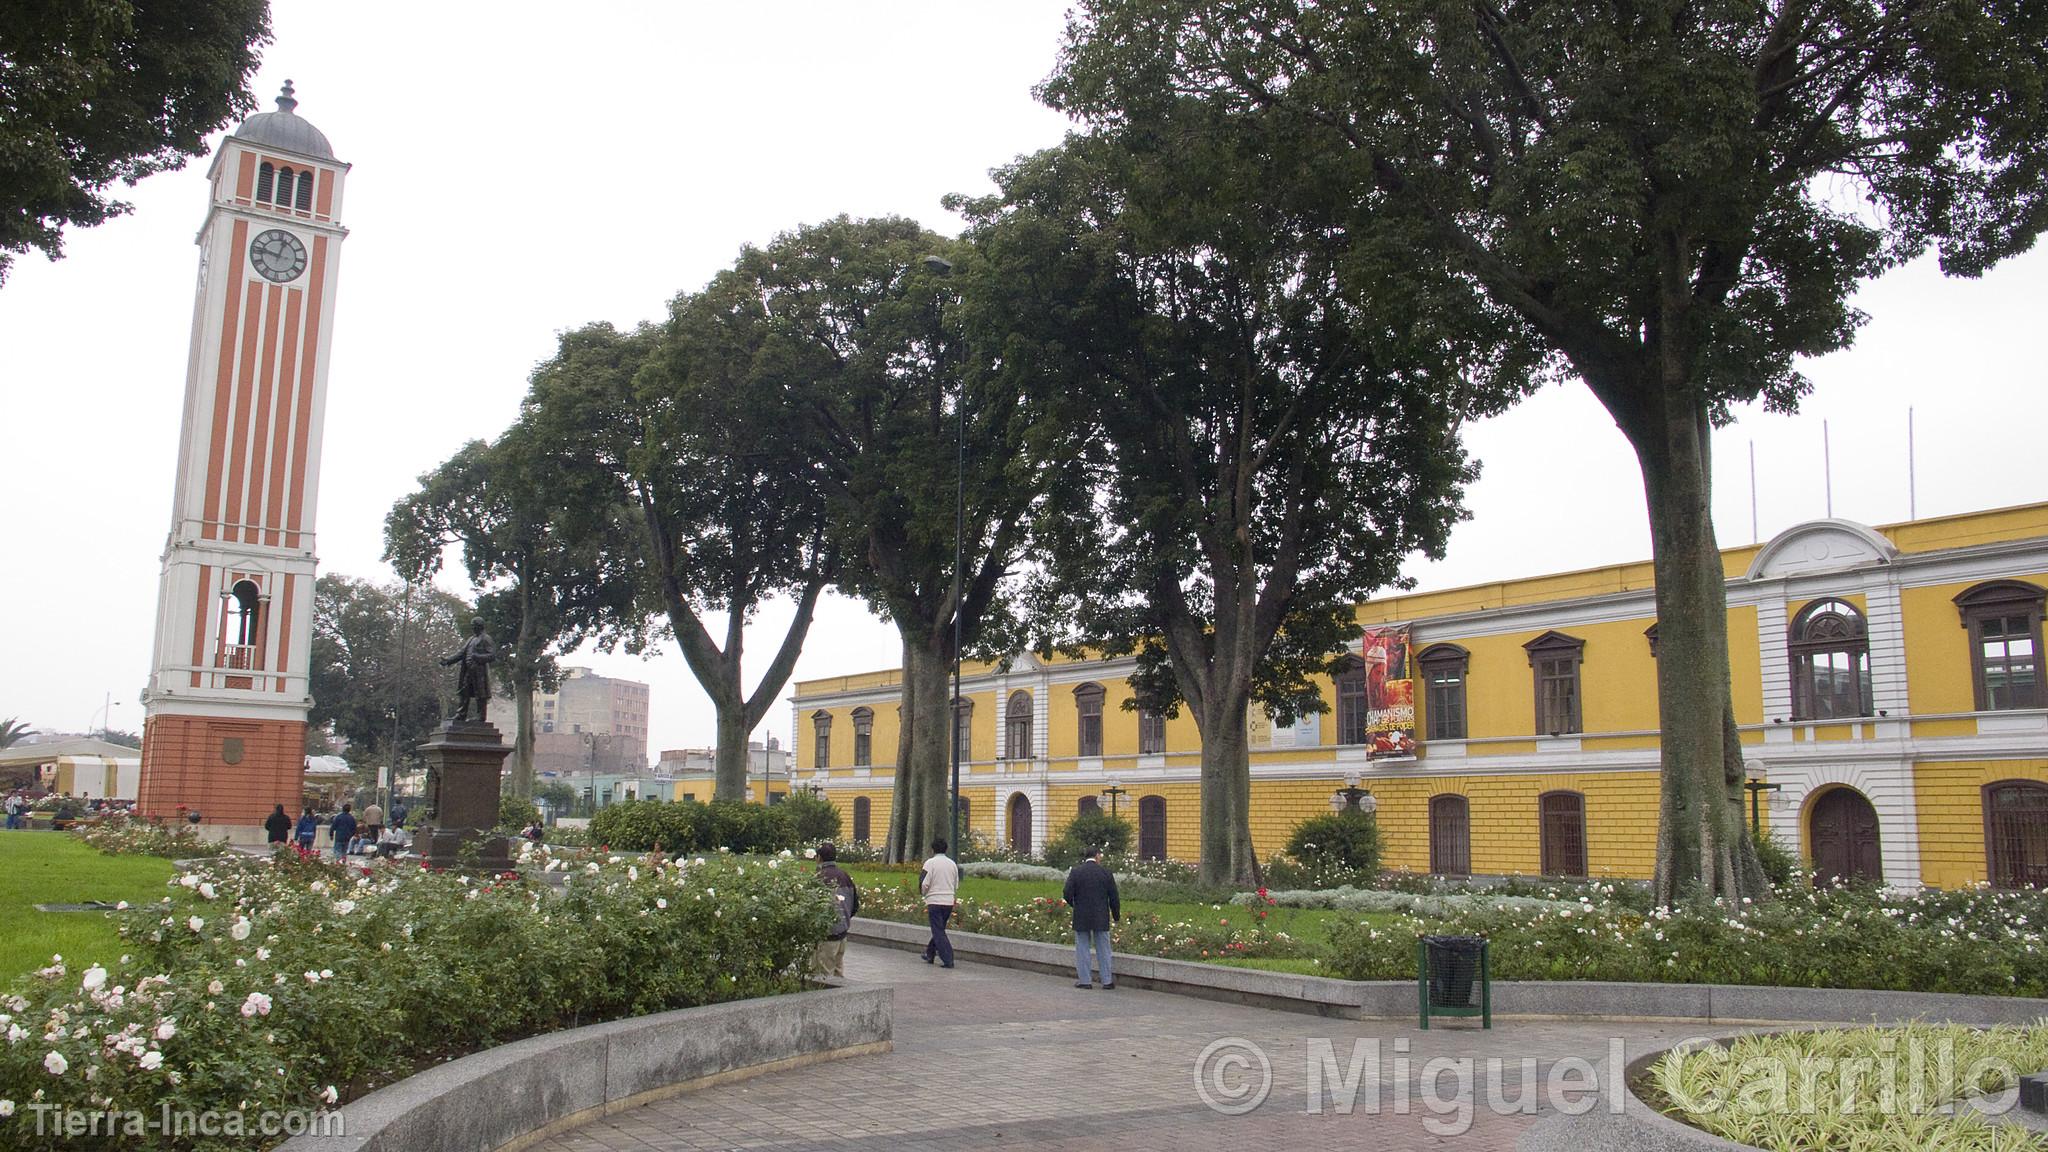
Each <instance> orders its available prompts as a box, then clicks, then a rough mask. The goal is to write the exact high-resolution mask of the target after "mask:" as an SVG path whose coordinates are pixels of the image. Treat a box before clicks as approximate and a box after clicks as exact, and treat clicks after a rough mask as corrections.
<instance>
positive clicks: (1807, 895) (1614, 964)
mask: <svg viewBox="0 0 2048 1152" xmlns="http://www.w3.org/2000/svg"><path fill="white" fill-rule="evenodd" d="M2044 922H2048V894H2043V893H2041V892H2035V891H2027V892H1994V891H1991V890H1989V889H1964V890H1958V891H1927V892H1897V891H1887V890H1882V889H1870V888H1819V889H1815V888H1806V887H1788V888H1784V889H1780V890H1779V891H1778V893H1777V896H1776V898H1775V899H1773V900H1771V901H1769V902H1766V903H1763V904H1750V903H1748V902H1744V903H1741V904H1733V905H1731V904H1728V903H1725V902H1720V901H1716V902H1714V903H1711V904H1704V905H1689V906H1683V907H1679V908H1669V909H1650V910H1647V911H1637V910H1634V909H1631V908H1629V907H1626V906H1624V905H1622V904H1619V903H1610V902H1600V901H1597V900H1595V898H1594V897H1593V896H1592V895H1591V894H1582V895H1581V896H1580V898H1579V901H1578V903H1577V904H1576V906H1566V907H1540V906H1532V905H1529V904H1526V903H1522V902H1509V901H1506V900H1491V901H1475V902H1474V903H1473V904H1472V906H1470V907H1467V908H1463V909H1459V910H1439V911H1431V912H1426V913H1422V914H1408V915H1403V916H1401V917H1399V918H1397V919H1395V920H1393V921H1391V922H1390V921H1387V920H1385V919H1380V920H1378V921H1361V922H1359V923H1355V924H1339V925H1334V926H1333V927H1332V928H1331V930H1330V956H1329V958H1328V959H1327V960H1326V961H1325V964H1326V966H1327V967H1328V968H1329V969H1330V970H1331V974H1332V975H1335V976H1342V977H1346V978H1349V979H1353V980H1410V979H1414V977H1415V937H1416V935H1417V934H1419V933H1450V934H1459V935H1463V934H1471V935H1479V936H1485V937H1488V938H1489V939H1490V940H1491V941H1492V961H1493V975H1494V977H1495V978H1496V979H1500V980H1628V981H1667V982H1671V983H1680V984H1764V985H1780V986H1785V987H1796V988H1890V989H1904V990H1912V991H1919V992H1961V993H1975V994H1981V995H2000V996H2048V939H2044V938H2043V936H2042V933H2041V931H2040V927H2039V926H2040V925H2042V924H2043V923H2044Z"/></svg>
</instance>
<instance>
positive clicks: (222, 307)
mask: <svg viewBox="0 0 2048 1152" xmlns="http://www.w3.org/2000/svg"><path fill="white" fill-rule="evenodd" d="M297 106H298V101H297V100H295V99H293V98H292V86H291V82H290V81H286V82H285V85H284V92H283V94H282V95H280V96H279V97H278V98H277V111H275V112H262V113H258V114H256V115H254V116H251V117H250V118H249V119H248V120H246V121H244V122H243V123H242V125H241V126H240V127H239V128H236V129H235V131H234V132H233V133H232V134H230V135H229V136H228V137H227V138H226V139H225V140H223V141H222V142H221V147H220V150H219V151H218V152H216V153H215V154H214V158H213V166H212V168H211V169H210V170H209V172H208V180H209V182H210V183H211V185H212V197H211V200H210V202H209V204H208V206H207V212H206V222H205V224H204V225H203V226H201V228H200V229H199V284H198V290H197V299H196V300H195V302H194V305H193V310H192V352H191V355H190V357H189V360H188V363H187V366H186V375H185V413H184V421H183V426H182V428H181V431H180V434H179V441H178V475H177V489H176V496H175V503H174V504H173V505H172V509H171V531H170V538H169V540H168V541H167V542H166V545H165V548H164V556H163V578H162V583H161V587H160V591H159V593H158V599H157V616H156V641H155V655H154V657H153V659H152V663H151V670H150V677H149V686H148V688H147V689H146V690H145V692H144V695H143V705H144V708H145V709H146V716H147V718H146V720H145V722H144V726H143V733H142V782H141V793H140V799H139V803H140V807H141V808H142V810H143V811H144V812H145V813H147V814H149V815H153V816H162V817H173V818H174V817H176V816H178V815H180V810H181V809H182V810H184V811H186V812H195V811H196V812H199V813H201V814H202V815H203V819H204V823H205V824H207V825H210V826H215V827H216V828H217V830H218V831H219V832H220V833H221V834H225V835H229V836H232V837H233V838H236V839H242V838H245V837H250V836H252V835H253V834H254V833H255V830H256V829H257V828H258V826H260V825H261V824H262V822H263V818H264V817H265V816H267V815H268V814H269V813H270V810H271V805H273V804H283V805H284V806H285V809H286V811H288V812H291V813H292V814H293V815H294V816H296V814H297V812H298V805H299V799H300V795H301V791H302V787H303V782H304V773H305V757H304V748H305V737H306V712H307V709H308V708H309V707H310V706H311V704H312V696H311V691H310V687H309V684H308V680H307V663H308V661H307V657H308V654H309V649H310V648H311V646H312V630H313V573H314V568H315V566H316V564H317V560H316V559H315V556H314V535H313V513H314V509H315V507H316V503H317V501H316V497H317V495H318V492H319V482H320V430H321V422H322V419H323V417H324V415H325V411H326V406H327V359H328V350H329V348H330V347H331V346H332V343H333V332H334V289H335V277H336V274H337V273H338V272H339V270H340V263H341V242H342V240H343V238H345V237H346V236H347V235H348V230H347V229H345V228H343V227H342V226H341V224H340V223H339V220H340V216H341V192H342V185H343V184H344V182H345V181H346V180H347V177H348V169H349V166H348V165H346V164H344V163H342V162H341V161H339V160H336V159H335V158H334V151H333V149H331V148H329V147H328V144H327V137H325V136H323V135H321V133H320V130H319V129H317V128H315V127H313V125H311V124H310V123H308V122H306V121H305V120H304V119H302V118H301V117H300V116H299V115H298V113H297V112H296V111H295V109H296V108H297Z"/></svg>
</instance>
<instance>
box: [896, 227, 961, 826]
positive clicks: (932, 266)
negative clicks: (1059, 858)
mask: <svg viewBox="0 0 2048 1152" xmlns="http://www.w3.org/2000/svg"><path fill="white" fill-rule="evenodd" d="M924 266H925V270H926V271H927V272H930V273H931V274H932V275H934V276H951V275H952V274H953V262H952V261H951V260H948V259H946V258H945V257H943V256H927V257H925V258H924ZM953 410H954V417H955V419H956V425H955V431H954V471H953V698H952V699H951V700H950V701H948V702H947V712H948V714H949V715H950V717H951V720H952V722H951V724H949V725H948V726H947V728H946V742H947V743H948V744H949V745H951V748H950V750H949V751H948V753H947V755H948V757H949V758H950V759H951V761H952V764H953V774H952V775H953V782H952V787H951V788H950V789H949V790H948V792H949V798H950V800H951V804H950V806H949V810H948V811H947V813H946V819H947V825H946V826H947V828H948V829H949V830H950V834H949V835H948V836H947V837H946V843H947V844H948V845H950V846H951V847H952V849H953V857H954V859H959V857H960V608H961V596H962V594H963V593H964V592H965V590H966V587H967V578H966V574H965V573H964V572H963V571H962V570H961V569H962V567H963V565H964V563H965V560H964V556H965V554H966V548H965V541H966V537H967V389H966V388H965V387H962V388H961V389H960V396H959V399H958V400H957V401H956V402H955V403H954V405H953ZM906 847H908V846H906ZM909 850H910V851H915V849H914V848H911V849H909Z"/></svg>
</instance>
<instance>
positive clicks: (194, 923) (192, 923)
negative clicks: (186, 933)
mask: <svg viewBox="0 0 2048 1152" xmlns="http://www.w3.org/2000/svg"><path fill="white" fill-rule="evenodd" d="M185 927H187V928H190V929H191V930H193V931H194V932H197V931H199V930H200V929H201V928H204V927H206V921H204V920H201V919H200V918H199V917H197V916H194V917H192V918H191V919H190V920H187V921H185Z"/></svg>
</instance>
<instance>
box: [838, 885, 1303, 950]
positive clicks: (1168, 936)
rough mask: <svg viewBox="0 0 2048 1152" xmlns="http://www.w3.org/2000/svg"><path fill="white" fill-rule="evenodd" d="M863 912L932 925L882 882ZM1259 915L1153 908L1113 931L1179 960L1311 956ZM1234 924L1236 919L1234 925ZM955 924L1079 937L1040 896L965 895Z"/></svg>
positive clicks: (1060, 907)
mask: <svg viewBox="0 0 2048 1152" xmlns="http://www.w3.org/2000/svg"><path fill="white" fill-rule="evenodd" d="M860 914H861V915H863V916H871V917H874V918H875V919H878V920H895V921H899V922H902V923H906V924H922V923H924V922H925V906H924V902H923V900H921V899H920V898H919V897H918V895H917V893H916V892H914V891H911V890H909V889H908V888H894V887H884V886H875V887H867V888H862V889H861V890H860ZM1261 919H1263V915H1262V914H1261V913H1260V912H1245V913H1238V912H1237V911H1236V909H1235V908H1233V907H1232V906H1229V905H1224V906H1223V907H1222V908H1221V909H1219V910H1218V912H1217V915H1216V916H1215V917H1214V918H1209V917H1196V916H1183V917H1174V918H1171V919H1169V918H1166V917H1162V916H1159V915H1158V914H1156V913H1151V912H1126V913H1125V915H1124V918H1123V921H1122V922H1121V923H1119V924H1115V925H1113V926H1111V928H1110V938H1111V943H1112V946H1113V947H1114V948H1115V949H1116V950H1117V951H1119V952H1131V953H1136V954H1139V955H1144V956H1160V957H1165V958H1168V959H1176V960H1218V959H1225V958H1236V959H1279V958H1286V957H1301V956H1306V955H1308V954H1309V952H1310V949H1309V947H1308V946H1307V945H1306V944H1305V943H1304V942H1303V941H1301V940H1299V939H1297V938H1296V937H1294V936H1291V935H1289V934H1288V933H1286V932H1269V931H1267V930H1266V929H1264V928H1262V927H1259V926H1258V925H1259V921H1260V920H1261ZM1233 921H1235V923H1233ZM951 927H952V928H953V929H954V930H956V931H960V932H980V933H985V934H987V935H990V936H1007V937H1010V938H1012V939H1017V940H1037V941H1040V942H1042V943H1047V944H1072V943H1073V942H1074V922H1073V912H1072V911H1071V910H1070V909H1069V908H1068V907H1067V903H1066V901H1064V900H1056V899H1052V898H1049V897H1044V896H1039V897H1033V898H1032V899H1030V900H1029V901H1017V902H1007V901H988V900H975V899H972V898H968V897H962V898H961V901H960V903H959V904H958V905H957V906H956V907H955V908H954V910H953V921H952V925H951Z"/></svg>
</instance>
